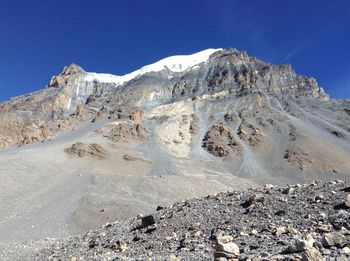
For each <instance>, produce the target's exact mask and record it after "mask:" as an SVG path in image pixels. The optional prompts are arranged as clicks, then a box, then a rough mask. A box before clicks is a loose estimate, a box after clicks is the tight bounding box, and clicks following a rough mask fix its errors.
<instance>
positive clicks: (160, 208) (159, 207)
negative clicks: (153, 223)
mask: <svg viewBox="0 0 350 261" xmlns="http://www.w3.org/2000/svg"><path fill="white" fill-rule="evenodd" d="M162 209H164V207H162V206H158V207H157V209H156V211H160V210H162Z"/></svg>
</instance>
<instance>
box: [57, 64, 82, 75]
mask: <svg viewBox="0 0 350 261" xmlns="http://www.w3.org/2000/svg"><path fill="white" fill-rule="evenodd" d="M83 73H86V71H85V70H84V69H83V68H81V67H80V66H79V65H77V64H75V63H72V64H70V65H67V66H65V67H64V68H63V70H62V72H61V75H73V74H83Z"/></svg>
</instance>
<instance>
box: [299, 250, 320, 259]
mask: <svg viewBox="0 0 350 261" xmlns="http://www.w3.org/2000/svg"><path fill="white" fill-rule="evenodd" d="M320 260H323V256H322V254H321V252H320V251H318V250H317V249H316V248H314V247H310V248H307V249H306V250H305V251H304V252H303V253H302V254H301V261H320Z"/></svg>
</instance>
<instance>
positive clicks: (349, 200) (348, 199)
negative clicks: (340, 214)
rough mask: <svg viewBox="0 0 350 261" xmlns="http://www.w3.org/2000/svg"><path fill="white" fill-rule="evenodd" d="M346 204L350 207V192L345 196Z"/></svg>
mask: <svg viewBox="0 0 350 261" xmlns="http://www.w3.org/2000/svg"><path fill="white" fill-rule="evenodd" d="M344 203H345V206H346V207H348V208H350V194H348V195H347V196H346V198H345V202H344Z"/></svg>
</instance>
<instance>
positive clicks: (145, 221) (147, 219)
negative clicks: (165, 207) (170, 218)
mask: <svg viewBox="0 0 350 261" xmlns="http://www.w3.org/2000/svg"><path fill="white" fill-rule="evenodd" d="M141 222H142V223H141V226H142V227H148V226H151V225H154V224H156V223H157V222H159V217H158V215H155V214H154V215H148V216H144V217H142V218H141Z"/></svg>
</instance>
